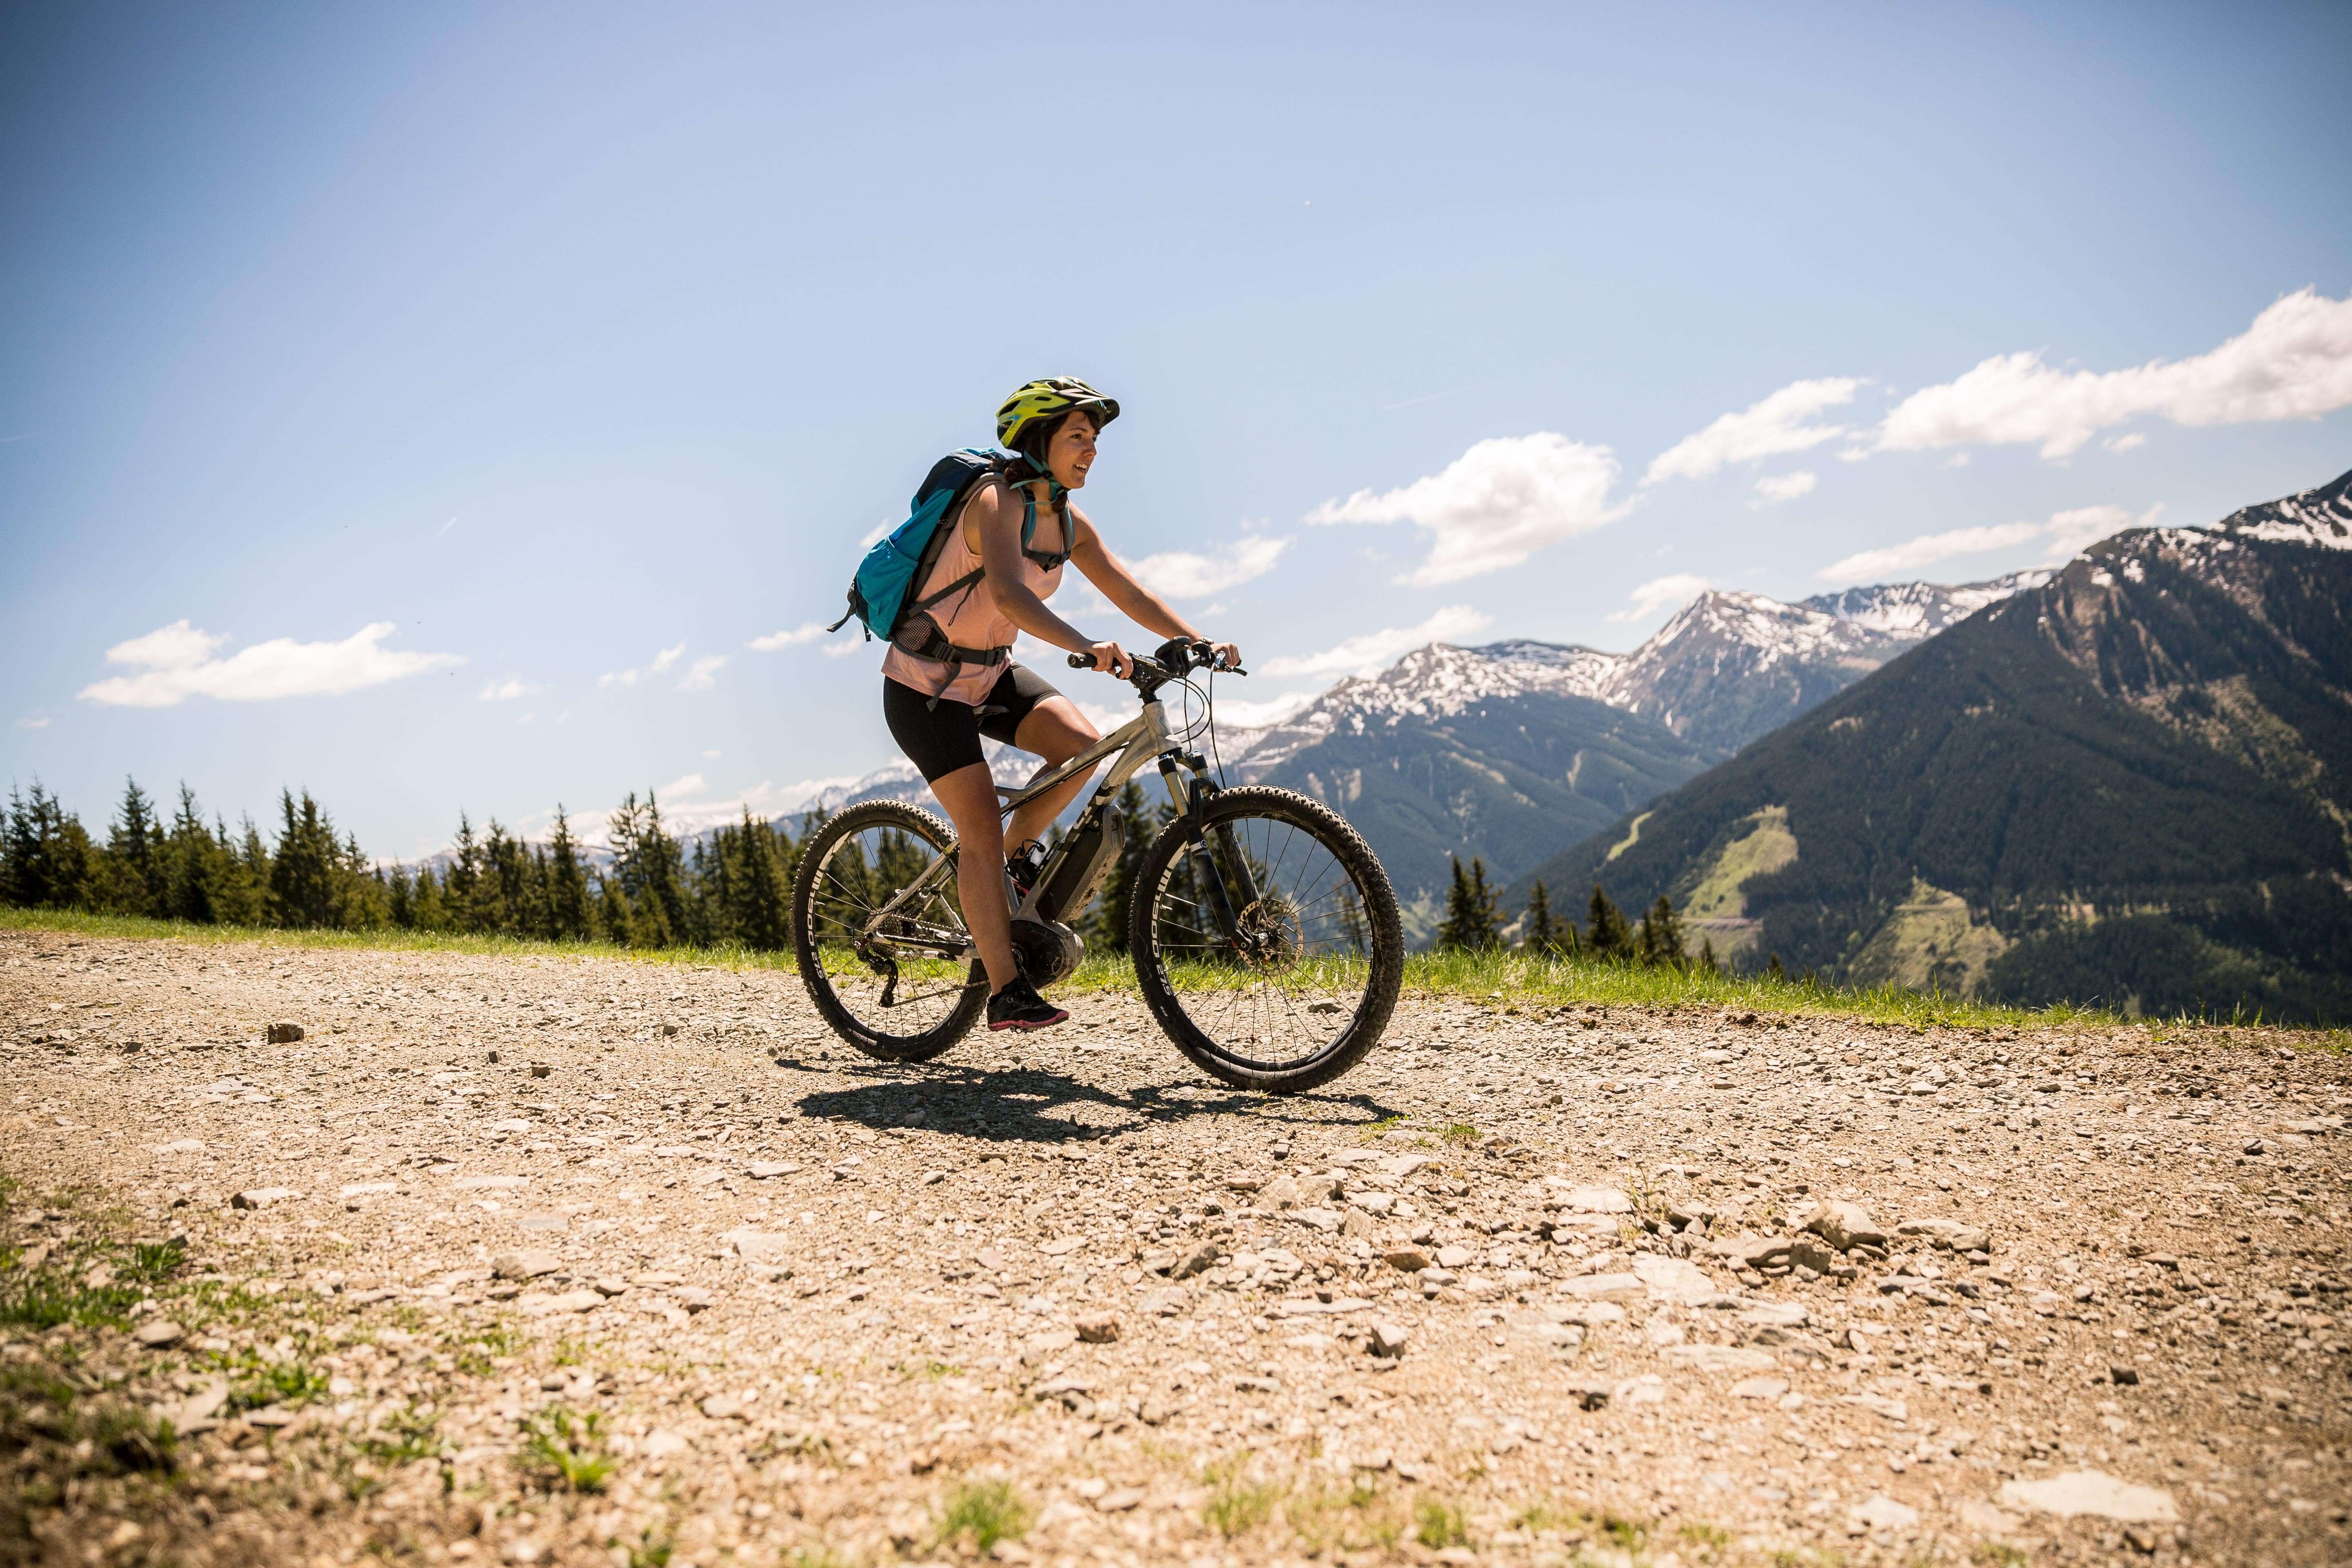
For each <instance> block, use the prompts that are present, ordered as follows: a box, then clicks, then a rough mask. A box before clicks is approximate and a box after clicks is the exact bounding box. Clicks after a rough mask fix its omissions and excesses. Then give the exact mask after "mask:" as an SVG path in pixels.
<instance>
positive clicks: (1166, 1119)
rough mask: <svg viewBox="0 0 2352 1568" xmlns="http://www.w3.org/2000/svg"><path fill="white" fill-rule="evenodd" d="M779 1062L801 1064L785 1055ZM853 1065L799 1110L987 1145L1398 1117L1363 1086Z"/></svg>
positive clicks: (1342, 1124)
mask: <svg viewBox="0 0 2352 1568" xmlns="http://www.w3.org/2000/svg"><path fill="white" fill-rule="evenodd" d="M779 1065H780V1066H783V1067H786V1068H794V1067H800V1066H801V1064H800V1063H798V1062H795V1061H793V1060H791V1059H790V1058H785V1059H783V1060H782V1061H780V1063H779ZM803 1070H812V1069H808V1068H803ZM851 1070H854V1071H856V1070H862V1071H863V1072H865V1073H866V1075H867V1076H866V1081H865V1082H863V1083H855V1084H851V1085H849V1086H848V1087H846V1088H839V1089H814V1090H812V1091H810V1092H808V1093H806V1094H803V1095H801V1096H800V1097H799V1099H798V1104H799V1106H800V1111H801V1114H802V1115H803V1117H808V1118H814V1119H816V1120H821V1121H849V1122H855V1123H856V1124H857V1125H859V1126H863V1127H868V1128H872V1129H875V1130H876V1131H880V1130H882V1129H885V1128H901V1127H909V1126H911V1127H917V1128H920V1129H921V1130H923V1131H931V1132H945V1133H953V1134H957V1135H960V1136H962V1137H967V1138H971V1139H975V1140H977V1141H980V1142H994V1143H1076V1142H1103V1141H1108V1140H1115V1139H1118V1138H1119V1137H1121V1136H1123V1135H1125V1134H1128V1133H1132V1132H1139V1131H1143V1130H1144V1129H1146V1128H1149V1127H1152V1126H1158V1125H1169V1124H1172V1123H1179V1122H1183V1121H1192V1120H1194V1119H1196V1118H1199V1117H1204V1116H1209V1117H1213V1116H1247V1117H1249V1118H1250V1119H1251V1121H1252V1122H1253V1123H1254V1124H1255V1125H1259V1126H1268V1127H1270V1128H1272V1129H1275V1130H1279V1131H1297V1130H1305V1129H1308V1128H1315V1127H1336V1128H1348V1127H1353V1126H1358V1125H1369V1124H1370V1123H1372V1122H1375V1121H1386V1120H1388V1119H1390V1118H1392V1117H1395V1116H1399V1115H1402V1110H1401V1109H1399V1108H1397V1107H1394V1106H1391V1105H1388V1104H1386V1103H1385V1102H1383V1101H1381V1100H1379V1099H1378V1098H1377V1097H1375V1096H1374V1095H1372V1094H1370V1093H1369V1092H1365V1091H1355V1092H1346V1091H1339V1092H1332V1091H1329V1090H1309V1091H1307V1092H1306V1093H1303V1094H1294V1095H1269V1094H1260V1093H1255V1092H1253V1091H1250V1090H1246V1089H1225V1088H1223V1087H1222V1086H1219V1087H1216V1088H1212V1089H1202V1087H1201V1086H1200V1085H1199V1083H1198V1082H1197V1080H1191V1079H1171V1081H1170V1082H1168V1083H1166V1084H1145V1085H1142V1086H1139V1087H1138V1088H1134V1089H1124V1090H1122V1089H1110V1088H1106V1087H1105V1086H1104V1085H1102V1084H1099V1083H1094V1082H1090V1081H1088V1080H1087V1079H1080V1078H1075V1077H1073V1076H1071V1075H1070V1074H1068V1073H1065V1072H1059V1071H1056V1070H1055V1069H1054V1068H1045V1067H1037V1066H1022V1067H1015V1068H977V1067H961V1066H957V1065H955V1064H952V1063H928V1064H898V1063H892V1062H880V1061H877V1062H869V1063H866V1064H863V1065H862V1067H861V1068H852V1069H851ZM1074 1112H1076V1113H1078V1114H1073V1113H1074Z"/></svg>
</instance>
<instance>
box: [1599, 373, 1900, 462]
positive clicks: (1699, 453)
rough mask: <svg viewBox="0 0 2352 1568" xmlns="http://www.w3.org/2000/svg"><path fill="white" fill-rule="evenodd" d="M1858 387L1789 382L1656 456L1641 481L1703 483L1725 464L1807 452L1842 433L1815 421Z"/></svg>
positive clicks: (1834, 381)
mask: <svg viewBox="0 0 2352 1568" xmlns="http://www.w3.org/2000/svg"><path fill="white" fill-rule="evenodd" d="M1861 385H1862V383H1861V381H1860V380H1859V379H1857V378H1855V377H1853V376H1827V377H1824V378H1822V380H1819V381H1796V382H1790V384H1788V385H1786V386H1784V387H1782V388H1781V389H1780V391H1778V392H1776V393H1774V394H1772V395H1770V396H1769V397H1767V398H1764V399H1763V400H1761V401H1760V402H1757V403H1752V404H1750V405H1748V406H1747V407H1746V408H1744V409H1742V410H1740V411H1739V412H1738V413H1737V414H1727V415H1725V416H1723V417H1722V418H1720V419H1718V420H1717V421H1716V422H1715V423H1714V424H1712V425H1710V426H1707V427H1706V429H1704V430H1701V431H1699V432H1698V433H1697V434H1696V435H1692V436H1685V437H1683V438H1682V439H1681V440H1679V441H1677V442H1675V444H1674V445H1673V446H1671V447H1667V448H1666V449H1665V450H1664V451H1663V452H1661V453H1659V454H1658V456H1657V457H1656V458H1655V459H1654V460H1653V461H1652V462H1651V464H1650V467H1649V468H1648V469H1647V470H1646V471H1645V472H1644V473H1643V475H1642V482H1643V484H1645V485H1654V484H1656V483H1657V482H1658V481H1659V480H1661V479H1676V478H1681V479H1706V477H1707V476H1708V475H1709V474H1712V473H1714V472H1715V471H1716V470H1717V469H1718V468H1723V467H1725V466H1726V465H1727V464H1731V463H1746V462H1752V461H1753V460H1755V459H1756V458H1771V457H1778V456H1779V455H1780V454H1781V453H1783V452H1802V451H1807V450H1809V449H1811V447H1818V446H1820V445H1821V444H1822V442H1824V441H1831V440H1834V439H1836V438H1837V437H1840V436H1843V435H1844V434H1845V433H1846V431H1845V426H1843V425H1822V424H1818V423H1816V422H1815V421H1816V418H1817V416H1819V415H1821V414H1822V411H1824V410H1825V409H1831V408H1835V407H1838V406H1840V405H1843V404H1848V403H1852V402H1853V395H1854V390H1855V388H1857V387H1859V386H1861Z"/></svg>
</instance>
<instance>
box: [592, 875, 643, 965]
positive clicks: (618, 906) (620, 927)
mask: <svg viewBox="0 0 2352 1568" xmlns="http://www.w3.org/2000/svg"><path fill="white" fill-rule="evenodd" d="M635 912H636V911H635V910H632V909H630V908H629V895H628V892H627V890H626V889H624V888H623V887H622V886H621V879H620V878H618V877H616V876H613V875H611V874H609V873H604V874H599V875H598V877H597V879H596V929H597V931H598V932H599V933H601V934H602V935H603V937H604V940H605V941H606V942H611V943H612V944H613V945H614V946H615V947H632V946H635V936H636V921H635Z"/></svg>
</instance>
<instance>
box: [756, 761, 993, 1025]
mask: <svg viewBox="0 0 2352 1568" xmlns="http://www.w3.org/2000/svg"><path fill="white" fill-rule="evenodd" d="M941 862H944V864H942V863H941ZM970 944H971V939H970V937H969V936H967V935H966V933H965V931H964V925H963V911H962V909H961V906H960V905H959V903H958V902H957V895H956V879H955V835H954V834H953V833H952V832H950V830H949V828H948V826H947V824H946V823H944V822H941V821H940V819H939V818H938V817H936V816H932V815H931V814H930V813H929V812H928V811H924V810H921V809H920V808H919V807H916V806H911V805H905V804H903V803H901V802H898V801H894V800H871V801H867V802H866V803H865V804H864V805H853V806H850V807H849V808H848V809H846V810H845V811H843V812H841V813H840V814H839V815H838V816H833V817H829V818H827V819H826V820H825V821H824V823H823V824H822V825H821V826H818V827H817V829H816V830H815V831H814V832H813V833H811V834H810V835H809V836H808V837H807V838H806V839H804V840H803V841H802V844H801V860H800V868H799V869H798V870H797V871H796V872H795V873H794V875H793V953H794V956H795V957H796V958H797V959H798V960H799V962H800V971H801V983H802V984H804V985H806V986H807V987H808V993H809V998H810V1000H812V1001H814V1003H815V1004H816V1010H817V1012H818V1013H819V1014H820V1015H821V1016H823V1017H824V1021H825V1022H826V1023H827V1024H828V1025H830V1026H832V1028H833V1031H834V1033H835V1034H837V1035H839V1036H840V1037H842V1038H843V1039H845V1040H847V1041H848V1042H849V1043H850V1044H851V1045H853V1046H855V1047H857V1048H858V1049H859V1050H861V1051H864V1052H865V1053H866V1055H867V1056H870V1057H879V1058H882V1059H883V1060H885V1061H895V1062H920V1061H929V1060H930V1058H933V1057H936V1056H938V1055H939V1054H940V1053H941V1052H942V1051H945V1050H946V1049H947V1048H948V1047H950V1046H952V1045H954V1044H955V1043H956V1042H957V1041H958V1040H960V1039H961V1038H963V1037H964V1035H965V1034H966V1033H967V1032H968V1031H969V1030H970V1029H971V1026H972V1021H973V1020H974V1019H976V1018H978V1017H979V1016H980V1014H981V1010H982V1008H984V1007H986V1006H987V1005H988V987H987V985H986V984H977V985H975V984H971V974H972V971H973V969H974V967H975V966H974V965H973V964H972V963H971V957H970V953H971V945H970Z"/></svg>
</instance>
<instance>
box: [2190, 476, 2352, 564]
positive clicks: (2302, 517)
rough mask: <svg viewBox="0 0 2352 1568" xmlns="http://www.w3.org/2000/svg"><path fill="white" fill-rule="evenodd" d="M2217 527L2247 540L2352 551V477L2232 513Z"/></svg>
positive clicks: (2345, 477)
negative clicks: (2315, 545) (2321, 546)
mask: <svg viewBox="0 0 2352 1568" xmlns="http://www.w3.org/2000/svg"><path fill="white" fill-rule="evenodd" d="M2216 526H2217V528H2218V529H2219V530H2220V531H2221V532H2223V533H2231V534H2237V535H2239V536H2241V537H2243V538H2248V539H2263V540H2270V541H2273V542H2278V543H2282V544H2317V545H2323V546H2325V547H2326V548H2327V549H2330V550H2352V473H2347V474H2344V475H2343V476H2341V477H2340V478H2338V479H2336V481H2335V482H2334V483H2333V484H2326V485H2321V486H2319V487H2318V488H2317V489H2308V490H2304V491H2301V492H2299V493H2297V494H2295V495H2291V496H2286V497H2284V498H2282V499H2280V500H2266V501H2263V502H2262V503H2261V504H2260V505H2258V506H2250V507H2246V508H2244V509H2242V510H2238V511H2233V512H2231V514H2230V515H2229V516H2227V517H2225V518H2223V519H2222V520H2221V522H2220V523H2219V524H2217V525H2216Z"/></svg>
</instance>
